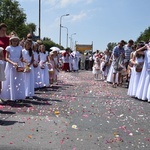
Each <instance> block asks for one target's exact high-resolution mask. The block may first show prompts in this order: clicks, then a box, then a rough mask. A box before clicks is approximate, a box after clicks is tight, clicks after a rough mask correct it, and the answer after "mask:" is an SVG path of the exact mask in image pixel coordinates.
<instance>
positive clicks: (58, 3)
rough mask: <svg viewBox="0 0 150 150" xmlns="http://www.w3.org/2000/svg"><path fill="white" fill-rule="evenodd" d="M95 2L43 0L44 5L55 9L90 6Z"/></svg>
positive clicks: (92, 0) (86, 0)
mask: <svg viewBox="0 0 150 150" xmlns="http://www.w3.org/2000/svg"><path fill="white" fill-rule="evenodd" d="M94 1H95V0H44V3H47V4H50V5H52V6H55V7H56V8H65V7H67V6H69V5H74V4H80V5H82V4H91V3H92V2H94Z"/></svg>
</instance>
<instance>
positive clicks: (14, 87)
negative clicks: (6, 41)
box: [1, 36, 25, 101]
mask: <svg viewBox="0 0 150 150" xmlns="http://www.w3.org/2000/svg"><path fill="white" fill-rule="evenodd" d="M21 59H22V47H21V46H19V37H17V36H12V37H10V46H7V47H6V61H7V62H6V68H5V74H6V80H5V81H3V88H2V93H1V97H2V98H3V99H5V100H11V101H15V100H23V99H25V92H24V91H25V86H24V84H25V82H24V73H23V72H18V71H17V67H19V66H22V62H21ZM22 71H23V70H22Z"/></svg>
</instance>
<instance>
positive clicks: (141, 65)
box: [92, 40, 150, 102]
mask: <svg viewBox="0 0 150 150" xmlns="http://www.w3.org/2000/svg"><path fill="white" fill-rule="evenodd" d="M93 59H94V64H93V71H92V72H93V74H94V79H95V80H98V79H99V75H100V76H101V78H100V79H101V80H104V82H108V83H112V87H113V88H117V87H119V86H122V84H123V82H127V85H128V86H127V87H128V92H127V94H128V95H129V96H131V97H135V98H137V99H140V100H144V101H148V102H150V41H149V42H143V41H142V42H139V43H137V44H134V41H133V40H129V41H128V43H127V44H126V42H125V41H124V40H121V41H120V42H119V43H118V45H117V46H115V47H114V49H113V51H112V52H111V53H110V52H109V50H105V51H104V53H100V52H99V51H97V52H96V53H95V54H94V55H93Z"/></svg>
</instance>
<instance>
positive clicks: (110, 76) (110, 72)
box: [107, 55, 118, 83]
mask: <svg viewBox="0 0 150 150" xmlns="http://www.w3.org/2000/svg"><path fill="white" fill-rule="evenodd" d="M109 64H110V68H109V71H108V75H107V82H108V83H113V63H112V55H111V57H110V58H109ZM115 83H118V73H117V74H116V81H115Z"/></svg>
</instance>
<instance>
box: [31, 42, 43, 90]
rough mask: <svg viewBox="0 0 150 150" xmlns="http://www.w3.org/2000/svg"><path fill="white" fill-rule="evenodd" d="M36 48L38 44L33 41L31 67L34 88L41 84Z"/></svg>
mask: <svg viewBox="0 0 150 150" xmlns="http://www.w3.org/2000/svg"><path fill="white" fill-rule="evenodd" d="M38 48H39V45H38V43H37V42H35V43H34V44H33V55H34V62H33V68H34V88H35V89H36V88H39V87H40V84H41V80H40V79H41V78H40V66H39V51H38Z"/></svg>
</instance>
